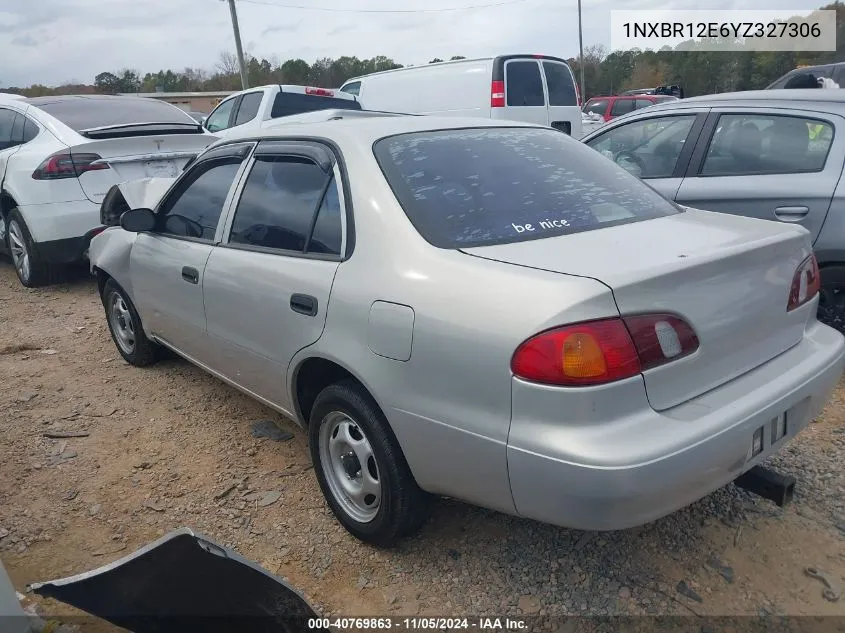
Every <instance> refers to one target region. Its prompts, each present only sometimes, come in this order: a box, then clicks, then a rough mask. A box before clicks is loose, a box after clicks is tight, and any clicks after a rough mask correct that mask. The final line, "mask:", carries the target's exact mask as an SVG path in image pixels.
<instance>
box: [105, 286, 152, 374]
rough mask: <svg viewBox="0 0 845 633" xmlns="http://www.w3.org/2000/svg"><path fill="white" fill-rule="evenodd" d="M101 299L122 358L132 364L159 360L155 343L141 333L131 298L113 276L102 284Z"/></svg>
mask: <svg viewBox="0 0 845 633" xmlns="http://www.w3.org/2000/svg"><path fill="white" fill-rule="evenodd" d="M102 300H103V307H104V308H105V310H106V321H107V322H108V324H109V332H111V337H112V340H114V344H115V345H116V346H117V351H119V352H120V355H121V356H123V358H124V360H126V362H127V363H129V364H130V365H135V367H144V366H146V365H150V364H152V363H154V362H155V361H156V360H158V353H157V352H158V345H156V344H155V343H153V342H152V341H151V340H150V339H148V338H147V336H146V334H144V328H143V327H142V325H141V317H139V316H138V311H137V310H135V306H134V304H133V303H132V300H131V299H130V298H129V297H128V296H127V295H126V293H125V292H124V290H123V288H121V287H120V286H118V285H117V283H115V281H114V280H113V279H109V280H108V281H106V283H105V284H104V285H103V292H102Z"/></svg>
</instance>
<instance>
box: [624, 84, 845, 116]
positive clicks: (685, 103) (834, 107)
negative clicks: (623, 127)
mask: <svg viewBox="0 0 845 633" xmlns="http://www.w3.org/2000/svg"><path fill="white" fill-rule="evenodd" d="M718 105H727V106H737V105H748V106H756V107H769V108H777V107H783V108H798V109H801V108H808V109H810V108H821V109H822V110H831V111H835V112H839V111H845V90H842V89H839V90H836V89H824V88H809V89H794V90H790V89H781V90H748V91H745V92H725V93H720V94H713V95H703V96H700V97H689V98H688V99H679V100H677V101H664V102H660V103H657V104H656V105H653V106H651V107H650V108H648V111H649V112H650V113H652V112H664V111H667V110H679V109H683V108H691V107H700V106H705V107H706V106H718ZM626 116H627V115H626Z"/></svg>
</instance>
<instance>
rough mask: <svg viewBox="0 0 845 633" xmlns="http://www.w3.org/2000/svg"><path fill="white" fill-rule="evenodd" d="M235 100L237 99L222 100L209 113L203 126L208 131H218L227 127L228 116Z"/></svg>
mask: <svg viewBox="0 0 845 633" xmlns="http://www.w3.org/2000/svg"><path fill="white" fill-rule="evenodd" d="M235 101H237V99H229V100H228V101H224V102H223V103H221V104H220V105H219V106H217V109H216V110H215V111H214V112H212V113H211V114H210V115H209V117H208V119H207V120H206V122H205V128H206V129H207V130H208V131H209V132H219V131H220V130H225V129H226V128H228V127H229V118H230V117H231V115H232V108H233V107H234V106H235Z"/></svg>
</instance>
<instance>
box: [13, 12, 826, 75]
mask: <svg viewBox="0 0 845 633" xmlns="http://www.w3.org/2000/svg"><path fill="white" fill-rule="evenodd" d="M496 2H508V4H504V5H501V6H488V7H486V8H475V9H465V10H458V11H439V12H432V11H431V10H432V9H454V8H465V7H469V6H472V5H490V4H492V3H496ZM582 3H583V4H582V22H583V33H584V46H585V47H586V46H589V45H591V44H603V45H604V46H606V47H608V48H609V47H610V39H611V38H610V10H611V7H612V8H613V9H642V10H648V9H651V10H660V9H663V10H666V9H713V10H716V9H734V8H735V9H740V8H741V9H784V10H792V9H795V10H801V11H803V12H806V11H807V10H810V9H813V8H817V7H818V6H819V5H820V4H822V0H816V1H813V0H707V1H706V2H702V1H701V0H582ZM280 5H296V6H297V7H303V8H293V7H292V6H280ZM304 7H308V8H307V9H306V8H304ZM237 8H238V17H239V21H240V28H241V39H242V41H243V44H244V48H245V49H246V50H247V51H248V52H249V53H250V54H252V55H255V56H256V57H259V58H261V57H265V58H267V59H271V60H275V61H284V60H286V59H290V58H302V59H305V60H306V61H307V62H309V63H311V62H313V61H314V60H315V59H317V58H320V57H340V56H341V55H350V56H356V57H360V58H369V57H374V56H376V55H385V56H387V57H391V58H392V59H394V60H395V61H396V62H398V63H401V64H406V65H407V64H421V63H426V62H428V61H429V60H431V59H433V58H434V57H440V58H443V59H448V58H449V57H451V56H452V55H463V56H465V57H477V56H478V57H480V56H493V55H498V54H507V53H542V54H547V55H555V56H559V57H576V56H577V55H578V13H577V0H402V1H401V2H400V1H397V0H237ZM317 8H320V9H333V10H332V11H325V10H316V9H317ZM338 9H340V10H338ZM424 9H425V10H428V11H427V12H425V11H423V10H424ZM349 10H354V11H355V12H349ZM384 10H393V11H396V10H401V11H403V13H379V12H376V11H384ZM788 12H789V11H787V13H788ZM646 17H647V16H646ZM234 49H235V46H234V39H233V35H232V23H231V18H230V15H229V8H228V3H227V2H225V1H223V0H0V87H11V86H20V87H24V86H29V85H31V84H35V83H40V84H45V85H51V86H54V85H60V84H63V83H93V80H94V76H95V75H97V74H98V73H100V72H103V71H112V72H114V71H118V70H121V69H123V68H131V69H134V70H136V71H138V72H139V73H140V74H141V75H143V74H144V73H147V72H156V71H158V70H161V69H168V68H170V69H173V70H181V69H183V68H186V67H192V68H204V69H207V70H213V69H214V67H215V65H216V63H217V61H218V60H219V57H220V54H221V52H224V51H234Z"/></svg>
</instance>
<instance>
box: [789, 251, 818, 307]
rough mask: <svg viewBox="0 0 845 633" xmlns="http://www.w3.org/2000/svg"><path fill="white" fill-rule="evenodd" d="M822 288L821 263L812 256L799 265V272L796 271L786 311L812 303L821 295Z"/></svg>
mask: <svg viewBox="0 0 845 633" xmlns="http://www.w3.org/2000/svg"><path fill="white" fill-rule="evenodd" d="M820 287H821V279H820V275H819V263H818V261H817V260H816V256H815V255H810V256H809V257H808V258H807V259H805V260H804V261H803V262H801V264H799V266H798V270H796V271H795V276H794V277H793V278H792V286H791V287H790V289H789V302H788V303H787V304H786V311H787V312H789V311H790V310H794V309H795V308H799V307H801V306H802V305H804V304H805V303H807V302H808V301H810V300H811V299H812V298H813V297H815V296H816V295H817V294H819V288H820Z"/></svg>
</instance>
